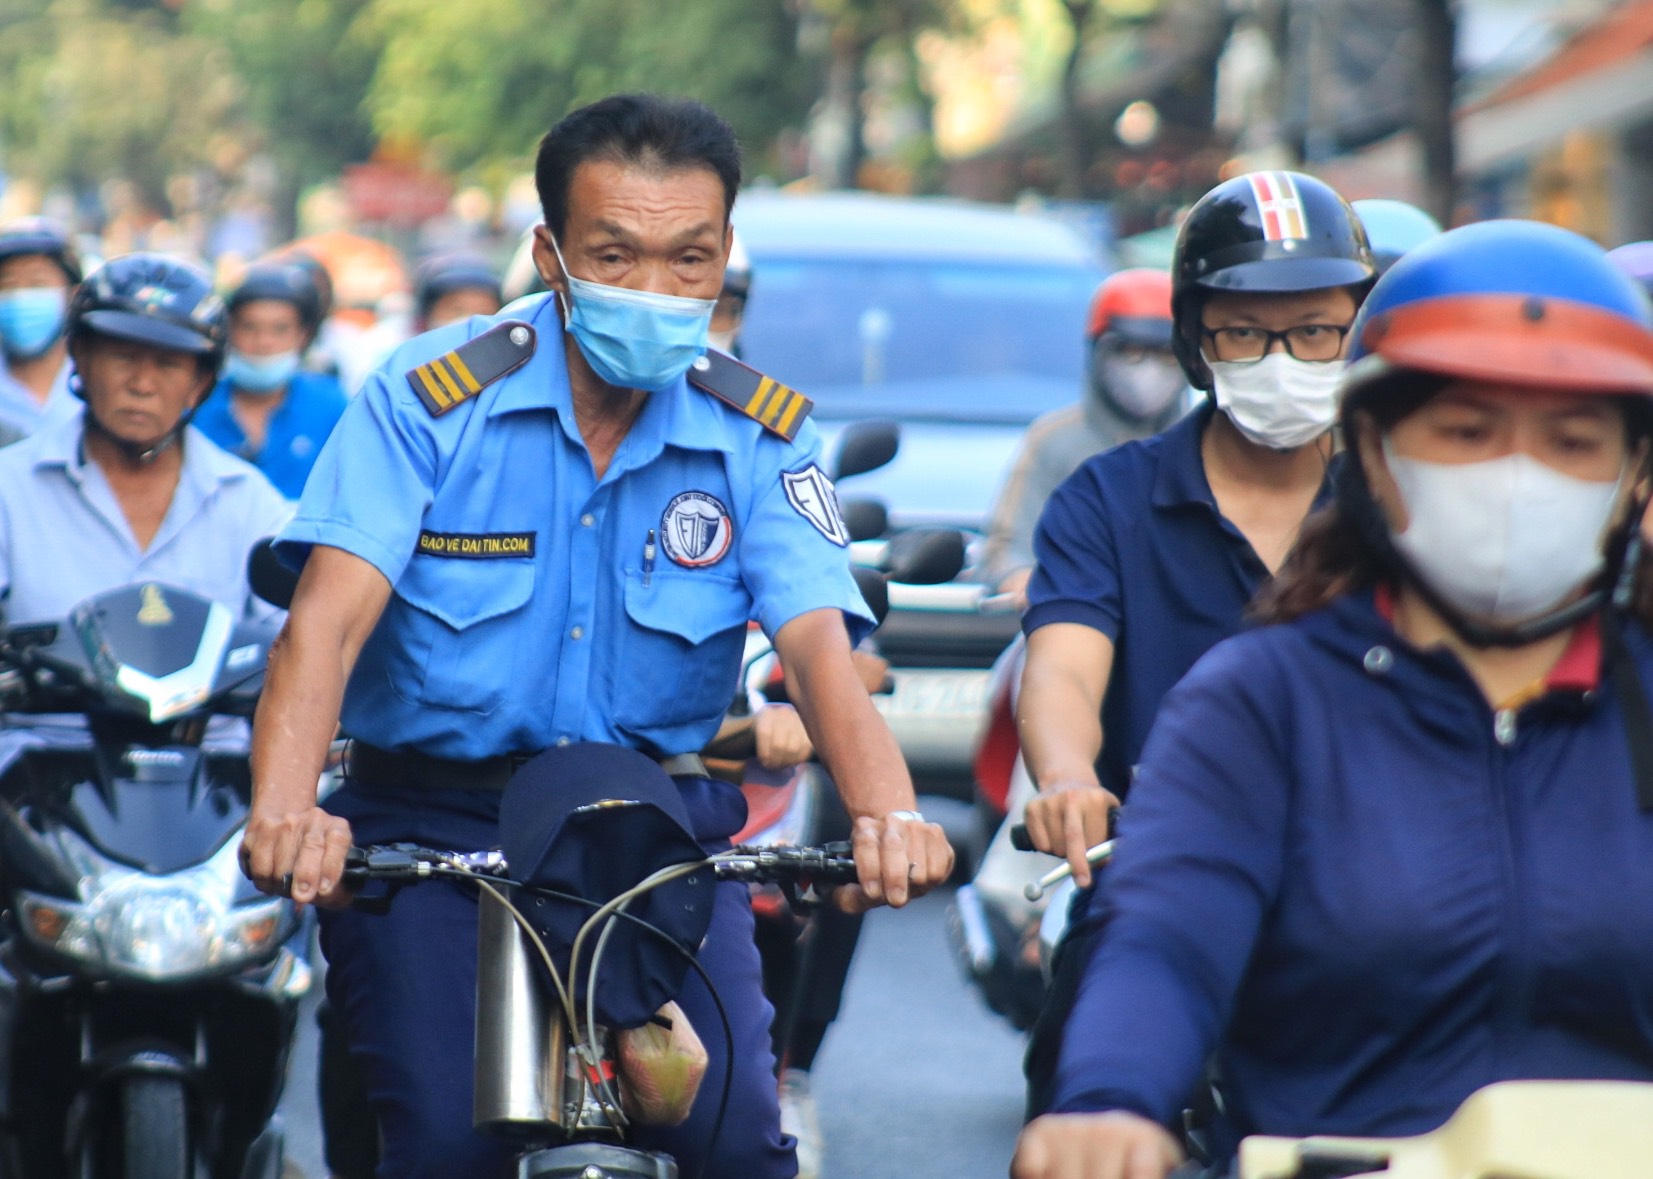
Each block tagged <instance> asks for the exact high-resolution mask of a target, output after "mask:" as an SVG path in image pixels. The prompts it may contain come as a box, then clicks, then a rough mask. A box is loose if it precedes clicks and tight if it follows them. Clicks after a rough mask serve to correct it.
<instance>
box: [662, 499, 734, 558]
mask: <svg viewBox="0 0 1653 1179" xmlns="http://www.w3.org/2000/svg"><path fill="white" fill-rule="evenodd" d="M734 539H735V522H734V520H733V519H731V518H730V516H729V509H728V508H726V507H724V506H723V504H722V503H721V502H720V501H719V500H718V498H717V497H716V496H714V495H708V494H707V493H706V492H704V491H685V492H684V493H683V494H682V495H678V496H674V497H673V498H672V502H671V503H669V504H667V505H666V510H665V512H664V513H662V514H661V516H660V547H661V548H663V549H665V550H666V556H668V557H670V558H671V559H672V560H673V561H675V562H676V563H677V564H679V565H683V566H685V567H687V568H689V569H697V568H699V567H700V566H702V565H715V564H717V563H718V562H719V561H721V560H723V558H724V556H725V555H726V554H727V553H728V552H729V546H730V545H731V544H732V543H734Z"/></svg>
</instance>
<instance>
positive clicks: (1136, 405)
mask: <svg viewBox="0 0 1653 1179" xmlns="http://www.w3.org/2000/svg"><path fill="white" fill-rule="evenodd" d="M1095 371H1096V378H1097V380H1098V381H1099V382H1100V384H1101V386H1102V389H1103V390H1104V393H1105V395H1106V397H1107V398H1108V399H1109V400H1110V401H1112V402H1113V403H1114V405H1115V406H1116V407H1117V408H1118V409H1119V411H1120V412H1121V413H1123V414H1125V415H1126V416H1127V417H1131V418H1135V419H1136V420H1137V421H1139V422H1145V421H1149V420H1151V419H1153V418H1157V417H1159V416H1160V415H1161V414H1163V413H1164V412H1165V411H1166V410H1168V409H1170V408H1171V403H1172V402H1173V401H1175V400H1176V399H1177V398H1178V397H1179V396H1181V395H1182V392H1183V391H1184V390H1185V389H1187V388H1188V382H1187V380H1186V379H1185V378H1184V377H1183V375H1182V366H1181V365H1179V364H1178V363H1177V362H1176V361H1174V360H1160V359H1157V358H1155V357H1147V358H1145V359H1142V360H1126V359H1125V358H1124V357H1122V356H1115V355H1109V354H1107V353H1102V354H1100V355H1098V356H1097V359H1096V370H1095Z"/></svg>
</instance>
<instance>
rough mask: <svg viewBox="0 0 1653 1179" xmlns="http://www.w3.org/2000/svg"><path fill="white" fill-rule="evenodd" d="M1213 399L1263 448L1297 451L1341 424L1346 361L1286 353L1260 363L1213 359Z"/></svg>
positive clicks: (1270, 354) (1210, 364)
mask: <svg viewBox="0 0 1653 1179" xmlns="http://www.w3.org/2000/svg"><path fill="white" fill-rule="evenodd" d="M1206 364H1207V365H1208V366H1209V367H1210V369H1211V380H1212V384H1213V396H1214V397H1215V399H1216V402H1217V406H1218V407H1219V408H1220V409H1221V410H1222V411H1223V412H1224V413H1225V414H1227V415H1228V418H1229V420H1230V421H1232V422H1233V423H1234V426H1235V428H1236V429H1238V430H1239V431H1240V433H1241V434H1243V435H1245V436H1246V437H1247V438H1248V439H1250V440H1251V441H1252V442H1255V443H1256V444H1257V445H1259V446H1266V447H1268V448H1270V449H1271V450H1293V449H1295V448H1297V447H1299V446H1305V445H1307V444H1308V443H1310V442H1313V441H1314V440H1315V439H1316V438H1319V437H1320V436H1321V435H1322V434H1324V433H1326V431H1327V430H1330V429H1331V428H1332V423H1334V422H1335V421H1337V405H1338V396H1339V392H1340V389H1341V385H1342V381H1343V362H1342V361H1341V360H1298V359H1297V358H1296V357H1295V356H1292V355H1291V354H1290V353H1288V352H1286V351H1284V350H1281V351H1278V352H1270V353H1269V354H1268V355H1267V356H1265V357H1263V358H1262V359H1261V360H1255V361H1249V362H1242V361H1236V360H1208V361H1206Z"/></svg>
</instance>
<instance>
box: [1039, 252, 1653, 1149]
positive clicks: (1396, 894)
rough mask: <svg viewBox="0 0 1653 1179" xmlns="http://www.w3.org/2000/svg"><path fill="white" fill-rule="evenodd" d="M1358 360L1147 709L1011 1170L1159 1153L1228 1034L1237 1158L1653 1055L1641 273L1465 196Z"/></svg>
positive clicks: (1377, 310)
mask: <svg viewBox="0 0 1653 1179" xmlns="http://www.w3.org/2000/svg"><path fill="white" fill-rule="evenodd" d="M1347 382H1348V383H1347V386H1346V396H1345V400H1344V404H1343V408H1342V411H1341V417H1340V422H1341V426H1342V430H1343V436H1344V438H1345V440H1346V442H1347V445H1348V447H1349V450H1350V456H1349V461H1348V462H1347V463H1345V464H1344V466H1343V468H1342V471H1341V472H1340V474H1339V486H1338V497H1337V500H1336V503H1335V505H1334V506H1333V507H1332V508H1330V509H1328V510H1327V511H1326V512H1325V513H1322V514H1321V515H1319V516H1317V517H1316V518H1314V519H1313V520H1311V521H1310V523H1309V524H1308V525H1307V526H1306V527H1305V529H1304V535H1303V538H1302V540H1301V542H1300V543H1299V545H1298V547H1297V549H1296V550H1294V552H1293V554H1292V556H1291V557H1290V559H1289V560H1288V562H1287V565H1286V567H1285V568H1284V569H1283V570H1282V571H1281V573H1280V575H1279V576H1278V577H1277V578H1276V579H1275V581H1274V582H1273V583H1272V584H1271V586H1270V587H1269V588H1268V590H1266V591H1265V593H1264V595H1263V597H1262V599H1261V600H1260V603H1259V607H1258V617H1259V621H1261V622H1263V623H1266V624H1271V625H1264V626H1262V627H1260V628H1258V629H1255V630H1252V631H1250V632H1248V633H1246V634H1244V635H1242V636H1240V637H1237V638H1234V639H1231V640H1229V641H1227V642H1224V643H1222V644H1220V645H1218V646H1217V647H1216V648H1215V649H1213V650H1212V651H1211V653H1210V654H1209V655H1207V656H1206V657H1205V658H1204V659H1202V660H1201V661H1200V663H1199V664H1198V665H1197V666H1196V667H1195V668H1194V670H1193V671H1192V672H1190V673H1189V675H1188V677H1187V678H1186V679H1185V680H1183V681H1182V683H1180V684H1179V685H1178V686H1177V687H1176V688H1175V689H1173V690H1172V692H1171V693H1170V694H1169V695H1168V696H1167V697H1166V700H1165V702H1164V704H1163V706H1162V707H1161V709H1160V713H1159V717H1158V719H1157V720H1156V722H1155V725H1154V730H1153V734H1152V736H1151V738H1150V739H1149V742H1148V746H1147V749H1146V750H1145V751H1144V753H1143V757H1142V764H1141V766H1140V770H1139V773H1138V778H1137V782H1136V784H1135V786H1134V787H1133V788H1132V793H1131V798H1130V800H1129V801H1128V803H1127V804H1126V807H1125V810H1124V811H1123V813H1122V819H1121V823H1120V828H1121V835H1120V842H1119V852H1118V854H1117V857H1116V859H1115V862H1114V863H1113V864H1112V865H1111V866H1110V867H1109V869H1108V870H1107V871H1106V872H1105V873H1104V874H1103V880H1102V884H1101V886H1100V894H1099V900H1100V902H1101V904H1100V906H1099V907H1100V908H1101V909H1102V910H1103V913H1104V922H1105V925H1104V932H1103V935H1102V940H1101V943H1100V945H1099V946H1098V948H1097V950H1096V952H1095V954H1094V956H1093V957H1092V958H1091V959H1090V961H1089V964H1088V966H1087V968H1086V972H1085V978H1084V983H1083V986H1082V988H1081V991H1080V994H1079V999H1078V1003H1077V1005H1076V1007H1075V1009H1074V1011H1073V1014H1072V1017H1071V1019H1070V1020H1069V1022H1068V1027H1067V1032H1066V1036H1065V1039H1064V1042H1063V1045H1062V1053H1061V1065H1060V1068H1059V1071H1058V1077H1057V1091H1056V1097H1055V1107H1054V1108H1055V1110H1056V1111H1057V1112H1055V1113H1053V1114H1051V1115H1048V1116H1046V1117H1043V1118H1040V1119H1038V1120H1037V1121H1035V1122H1033V1123H1032V1124H1031V1125H1030V1126H1029V1127H1028V1128H1027V1129H1026V1130H1025V1131H1024V1133H1023V1136H1022V1139H1021V1142H1020V1144H1019V1147H1018V1152H1017V1157H1016V1161H1015V1163H1014V1165H1013V1167H1012V1174H1013V1175H1014V1176H1016V1177H1017V1179H1051V1177H1055V1176H1061V1177H1062V1179H1116V1177H1118V1176H1121V1175H1125V1174H1129V1175H1131V1176H1133V1179H1151V1177H1153V1176H1161V1175H1164V1174H1165V1173H1166V1172H1167V1171H1168V1170H1169V1169H1170V1168H1171V1167H1172V1166H1173V1165H1174V1164H1175V1163H1176V1162H1177V1160H1178V1157H1179V1150H1178V1146H1177V1143H1176V1141H1175V1139H1174V1138H1173V1137H1172V1135H1171V1133H1170V1132H1169V1131H1168V1129H1167V1127H1168V1126H1171V1125H1174V1124H1176V1119H1177V1117H1178V1115H1179V1113H1180V1112H1181V1110H1182V1109H1183V1107H1184V1105H1185V1103H1186V1101H1187V1099H1188V1097H1189V1095H1190V1093H1191V1092H1192V1090H1193V1089H1194V1086H1195V1084H1196V1082H1197V1081H1198V1079H1199V1077H1200V1074H1201V1070H1202V1066H1203V1065H1204V1063H1205V1061H1206V1059H1207V1056H1208V1055H1209V1054H1210V1053H1211V1052H1213V1050H1214V1051H1215V1052H1216V1055H1217V1072H1218V1075H1219V1076H1220V1077H1221V1078H1222V1085H1221V1088H1222V1094H1223V1101H1222V1102H1221V1105H1220V1111H1221V1112H1220V1113H1219V1114H1218V1116H1217V1121H1216V1124H1215V1126H1214V1128H1213V1129H1214V1133H1213V1135H1212V1142H1213V1144H1214V1146H1215V1148H1216V1149H1215V1154H1216V1156H1217V1162H1218V1163H1219V1165H1221V1164H1222V1163H1224V1162H1225V1161H1226V1159H1227V1158H1228V1157H1229V1156H1230V1155H1231V1154H1232V1152H1233V1150H1234V1149H1235V1147H1236V1145H1237V1143H1238V1140H1239V1138H1240V1137H1241V1136H1243V1135H1245V1134H1250V1133H1264V1134H1279V1135H1288V1136H1293V1137H1296V1136H1302V1135H1314V1134H1331V1135H1356V1136H1397V1135H1412V1134H1419V1133H1424V1132H1427V1131H1429V1130H1431V1129H1434V1128H1435V1127H1437V1126H1439V1125H1441V1124H1442V1123H1443V1122H1444V1121H1445V1120H1446V1119H1447V1118H1448V1117H1449V1116H1450V1115H1451V1114H1452V1113H1453V1111H1454V1110H1455V1109H1456V1108H1457V1107H1458V1105H1459V1104H1460V1103H1462V1102H1463V1101H1464V1100H1465V1099H1466V1098H1467V1097H1468V1096H1469V1095H1470V1094H1471V1093H1472V1092H1474V1091H1475V1090H1476V1089H1478V1088H1481V1087H1483V1086H1485V1085H1488V1084H1491V1083H1493V1082H1496V1081H1500V1080H1509V1079H1517V1078H1541V1079H1557V1078H1596V1079H1605V1080H1637V1081H1653V909H1650V908H1649V906H1648V904H1647V897H1648V896H1650V895H1653V718H1650V716H1649V712H1648V705H1647V696H1646V689H1645V687H1644V684H1645V681H1646V678H1647V676H1648V674H1649V672H1650V671H1653V638H1650V636H1649V632H1648V629H1647V627H1648V624H1649V622H1650V621H1653V573H1650V571H1649V570H1648V568H1647V567H1646V566H1645V565H1637V564H1634V563H1633V562H1634V560H1635V557H1634V556H1633V555H1632V554H1633V552H1634V550H1633V549H1632V547H1631V541H1632V538H1633V537H1634V536H1635V534H1636V521H1637V520H1638V519H1639V518H1640V515H1641V512H1642V510H1643V509H1644V508H1645V506H1646V503H1647V499H1648V494H1649V470H1650V463H1649V453H1650V447H1653V310H1650V307H1649V303H1648V301H1647V299H1646V297H1645V296H1644V295H1643V294H1642V292H1641V291H1640V290H1638V289H1637V288H1636V287H1635V285H1634V284H1633V283H1632V282H1631V281H1630V280H1629V279H1628V278H1627V277H1625V276H1624V275H1622V274H1620V273H1618V272H1617V271H1615V269H1614V268H1613V266H1612V264H1611V263H1610V262H1608V261H1607V259H1606V257H1605V255H1604V254H1603V253H1602V251H1601V250H1600V249H1599V248H1598V247H1597V246H1595V245H1594V244H1593V243H1590V242H1588V241H1586V240H1585V239H1583V238H1580V237H1577V236H1576V235H1573V234H1571V233H1568V232H1567V231H1565V230H1561V229H1557V228H1554V227H1552V226H1545V225H1539V224H1537V223H1529V222H1488V223H1484V224H1480V225H1472V226H1469V227H1466V228H1463V229H1459V230H1454V231H1452V232H1449V233H1447V234H1444V235H1442V236H1441V237H1439V238H1437V239H1435V240H1433V241H1430V242H1427V243H1425V244H1424V245H1422V246H1420V247H1418V248H1417V249H1416V250H1415V251H1413V252H1411V253H1409V254H1408V255H1407V256H1405V257H1403V258H1402V259H1401V260H1400V261H1399V262H1397V263H1396V264H1395V266H1394V268H1393V269H1392V270H1391V271H1390V272H1389V273H1388V274H1387V275H1386V276H1385V277H1384V278H1383V279H1382V280H1380V281H1379V283H1378V284H1377V286H1376V287H1375V288H1374V290H1373V291H1372V294H1371V296H1370V298H1369V299H1368V300H1367V303H1366V305H1365V308H1364V309H1363V311H1362V313H1361V317H1360V319H1359V320H1357V321H1356V324H1355V327H1354V342H1353V343H1352V346H1351V349H1350V355H1349V368H1348V373H1347ZM1620 586H1622V587H1623V594H1624V597H1623V606H1622V609H1621V608H1620V607H1618V606H1616V605H1615V603H1614V593H1615V587H1620Z"/></svg>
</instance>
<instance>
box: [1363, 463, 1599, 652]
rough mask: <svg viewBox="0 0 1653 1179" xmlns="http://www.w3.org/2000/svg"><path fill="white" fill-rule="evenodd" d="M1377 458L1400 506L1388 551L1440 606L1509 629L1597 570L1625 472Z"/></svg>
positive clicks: (1566, 594)
mask: <svg viewBox="0 0 1653 1179" xmlns="http://www.w3.org/2000/svg"><path fill="white" fill-rule="evenodd" d="M1383 456H1384V461H1385V463H1386V465H1387V466H1388V468H1389V474H1390V475H1391V476H1392V477H1393V478H1394V481H1395V487H1396V489H1397V490H1398V491H1399V492H1400V498H1401V502H1402V504H1403V505H1404V507H1405V509H1406V516H1407V525H1406V530H1405V531H1404V532H1400V533H1396V532H1394V531H1393V530H1392V529H1391V533H1390V535H1391V539H1392V541H1393V543H1394V546H1395V550H1396V551H1397V552H1398V553H1399V554H1400V555H1401V558H1402V559H1403V560H1404V561H1405V562H1406V564H1407V566H1408V568H1409V569H1410V570H1411V571H1412V573H1413V574H1414V576H1416V577H1417V578H1418V579H1419V580H1421V581H1422V582H1423V583H1424V584H1425V585H1426V586H1428V588H1429V589H1430V590H1431V591H1433V592H1434V593H1435V594H1437V595H1438V596H1439V597H1440V598H1441V599H1442V600H1443V601H1444V602H1446V604H1447V605H1449V606H1451V607H1452V608H1453V609H1455V610H1458V611H1460V612H1461V613H1463V614H1464V615H1466V616H1467V617H1470V618H1474V619H1480V620H1485V621H1488V622H1493V623H1498V624H1513V623H1518V622H1522V621H1525V620H1527V619H1530V618H1534V617H1537V616H1538V615H1541V614H1545V613H1548V612H1549V611H1551V610H1553V609H1555V608H1556V607H1558V606H1560V605H1562V604H1563V603H1565V602H1566V600H1567V599H1568V598H1569V597H1571V596H1572V595H1573V594H1574V593H1576V592H1577V591H1578V590H1580V589H1582V588H1583V587H1584V586H1585V584H1586V583H1587V582H1589V581H1590V579H1591V578H1593V577H1595V576H1596V575H1597V574H1598V573H1600V572H1601V569H1602V566H1603V564H1604V563H1605V559H1604V557H1603V554H1602V545H1603V542H1604V540H1605V538H1606V534H1607V528H1608V525H1609V523H1610V522H1611V519H1612V515H1613V509H1614V507H1615V506H1616V505H1617V503H1618V498H1619V490H1620V488H1621V487H1622V486H1623V484H1624V480H1625V478H1626V475H1625V474H1624V473H1621V474H1620V476H1619V478H1618V479H1616V480H1614V481H1613V482H1611V483H1597V482H1593V481H1591V480H1587V479H1576V478H1574V477H1572V476H1570V475H1564V474H1562V473H1561V472H1560V471H1557V470H1555V469H1554V468H1553V467H1549V466H1546V465H1545V464H1544V463H1542V462H1540V461H1538V460H1537V459H1535V458H1533V457H1532V456H1531V455H1528V454H1524V453H1521V452H1517V453H1515V454H1509V455H1505V456H1503V457H1502V458H1496V459H1488V460H1486V461H1484V462H1477V463H1436V462H1428V461H1426V460H1423V459H1415V458H1408V457H1405V456H1403V455H1399V454H1396V453H1395V451H1394V449H1393V447H1392V446H1391V445H1390V443H1389V439H1388V438H1385V439H1384V440H1383Z"/></svg>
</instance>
